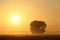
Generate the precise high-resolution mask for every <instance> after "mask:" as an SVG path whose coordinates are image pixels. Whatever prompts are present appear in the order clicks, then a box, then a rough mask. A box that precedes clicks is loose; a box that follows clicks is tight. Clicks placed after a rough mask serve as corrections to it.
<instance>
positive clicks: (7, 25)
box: [0, 0, 60, 34]
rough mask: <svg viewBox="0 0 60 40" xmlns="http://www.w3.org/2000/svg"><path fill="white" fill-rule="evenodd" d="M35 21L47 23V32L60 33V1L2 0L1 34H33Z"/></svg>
mask: <svg viewBox="0 0 60 40" xmlns="http://www.w3.org/2000/svg"><path fill="white" fill-rule="evenodd" d="M33 20H42V21H45V22H46V24H47V28H46V32H51V31H52V32H53V31H54V32H58V31H60V0H0V33H20V34H21V33H22V34H31V32H30V23H31V22H32V21H33ZM14 23H15V24H14Z"/></svg>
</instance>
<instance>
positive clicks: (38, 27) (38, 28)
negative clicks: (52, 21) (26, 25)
mask: <svg viewBox="0 0 60 40" xmlns="http://www.w3.org/2000/svg"><path fill="white" fill-rule="evenodd" d="M46 26H47V25H46V23H45V22H44V21H37V20H34V21H32V22H31V23H30V30H31V32H32V33H35V34H37V33H44V32H45V28H46Z"/></svg>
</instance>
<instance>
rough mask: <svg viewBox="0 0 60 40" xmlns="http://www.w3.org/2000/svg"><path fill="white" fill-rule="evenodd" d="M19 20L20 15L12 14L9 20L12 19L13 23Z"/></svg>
mask: <svg viewBox="0 0 60 40" xmlns="http://www.w3.org/2000/svg"><path fill="white" fill-rule="evenodd" d="M20 20H21V19H20V17H19V16H17V15H14V16H12V18H11V21H12V22H13V23H17V22H19V21H20Z"/></svg>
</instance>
